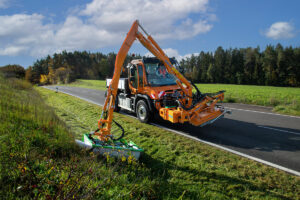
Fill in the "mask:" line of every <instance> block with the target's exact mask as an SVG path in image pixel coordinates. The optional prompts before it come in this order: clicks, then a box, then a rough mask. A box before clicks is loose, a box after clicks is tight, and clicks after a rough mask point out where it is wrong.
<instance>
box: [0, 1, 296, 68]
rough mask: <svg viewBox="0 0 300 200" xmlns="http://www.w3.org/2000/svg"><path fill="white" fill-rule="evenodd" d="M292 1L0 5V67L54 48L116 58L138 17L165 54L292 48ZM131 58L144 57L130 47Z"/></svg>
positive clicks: (25, 63)
mask: <svg viewBox="0 0 300 200" xmlns="http://www.w3.org/2000/svg"><path fill="white" fill-rule="evenodd" d="M299 8H300V1H297V0H289V1H284V0H252V1H251V0H153V1H147V0H43V1H41V0H0V66H2V65H6V64H20V65H22V66H24V67H28V66H29V65H32V64H33V62H34V61H35V60H36V59H39V58H43V57H45V56H46V55H48V54H50V55H52V54H53V53H55V52H60V51H62V50H67V51H75V50H79V51H82V50H87V51H91V52H96V51H98V52H103V53H108V52H112V51H114V52H117V51H118V50H119V48H120V45H121V43H122V41H123V40H124V38H125V36H126V32H127V31H128V30H129V28H130V26H131V24H132V22H133V21H134V20H135V19H139V20H140V22H141V24H142V25H143V26H144V28H145V29H146V30H147V32H149V33H150V34H151V35H153V37H154V38H155V39H156V40H157V41H158V43H159V44H160V45H161V47H162V48H163V49H164V50H165V51H166V53H167V54H168V55H169V56H175V57H176V58H178V59H181V58H184V57H186V56H189V55H191V54H192V53H199V52H200V51H202V50H203V51H214V50H215V49H216V48H217V47H218V46H223V47H224V48H230V47H232V48H235V47H237V48H240V47H248V46H250V47H256V46H257V45H259V46H260V47H261V49H264V48H265V46H266V45H268V44H274V45H275V44H277V43H278V42H280V43H281V44H283V45H284V46H289V45H292V46H294V47H295V46H297V47H299V46H300V22H299V19H300V14H299ZM130 52H132V53H139V54H141V55H145V54H147V52H148V51H147V50H146V49H144V48H143V47H142V46H141V45H140V44H138V42H136V43H135V44H134V45H133V47H132V49H131V50H130Z"/></svg>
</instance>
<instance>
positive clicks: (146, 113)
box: [107, 58, 180, 122]
mask: <svg viewBox="0 0 300 200" xmlns="http://www.w3.org/2000/svg"><path fill="white" fill-rule="evenodd" d="M170 61H171V62H172V64H173V65H175V66H176V63H177V62H176V60H175V59H171V58H170ZM127 72H128V73H127V74H128V78H120V80H119V85H118V94H117V98H116V104H115V111H118V110H119V109H120V108H122V109H125V110H128V111H130V112H135V113H136V115H137V117H138V119H139V120H140V121H142V122H148V121H149V120H150V119H151V118H152V117H153V115H154V114H156V113H157V111H158V110H159V109H160V108H161V107H176V106H177V103H176V101H175V99H174V98H170V97H175V96H176V93H178V92H179V91H180V87H179V86H178V85H177V83H176V77H174V76H173V75H172V74H169V73H168V71H167V69H166V67H165V66H164V64H163V63H162V62H161V61H160V60H158V59H157V58H143V59H138V60H132V61H131V62H130V63H129V64H128V65H127ZM110 81H111V79H107V87H108V86H109V84H110ZM174 94H175V95H174Z"/></svg>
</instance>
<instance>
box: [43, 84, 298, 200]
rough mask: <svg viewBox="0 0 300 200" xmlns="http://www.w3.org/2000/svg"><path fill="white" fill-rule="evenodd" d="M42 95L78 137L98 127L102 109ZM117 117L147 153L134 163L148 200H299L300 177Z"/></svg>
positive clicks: (60, 95)
mask: <svg viewBox="0 0 300 200" xmlns="http://www.w3.org/2000/svg"><path fill="white" fill-rule="evenodd" d="M38 91H39V92H40V93H41V94H42V96H43V98H44V99H45V101H46V102H47V104H48V105H50V106H52V107H53V108H54V109H55V112H56V113H57V115H58V116H59V117H60V118H61V119H62V120H64V122H65V123H66V124H67V126H68V127H69V129H70V131H71V132H72V133H74V134H75V137H76V138H80V137H81V136H82V134H83V133H86V132H89V131H92V130H94V129H96V128H97V120H98V119H99V117H100V112H101V107H99V106H96V105H93V104H90V103H87V102H85V101H83V100H80V99H77V98H75V97H71V96H68V95H66V94H63V93H55V92H53V91H51V90H47V89H45V88H38ZM114 116H115V119H116V121H117V122H118V123H120V124H121V125H122V126H123V127H124V129H125V130H126V136H125V138H126V139H127V140H132V141H134V142H135V143H136V144H138V145H139V146H140V147H142V148H143V149H144V150H145V154H144V155H143V156H142V157H141V159H140V161H139V162H137V164H136V166H137V167H139V168H141V169H143V170H144V171H142V172H141V173H139V174H134V175H135V176H137V177H138V178H139V180H142V181H139V182H136V183H135V184H136V188H143V189H142V191H146V192H144V193H143V195H145V196H144V197H145V199H149V198H151V197H155V198H159V199H178V198H180V197H182V198H183V199H297V198H300V196H299V194H300V187H299V185H300V179H299V177H296V176H293V175H290V174H287V173H285V172H282V171H279V170H276V169H274V168H271V167H268V166H265V165H262V164H260V163H257V162H254V161H251V160H248V159H245V158H242V157H239V156H237V155H233V154H231V153H228V152H225V151H222V150H219V149H216V148H213V147H211V146H208V145H205V144H202V143H199V142H196V141H194V140H191V139H187V138H185V137H183V136H179V135H176V134H174V133H171V132H169V131H166V130H163V129H160V128H158V127H155V126H152V125H148V124H142V123H140V122H139V121H138V120H136V119H134V118H130V117H128V116H125V115H121V114H118V113H114ZM128 167H129V166H124V171H121V172H120V176H121V175H124V174H125V175H126V174H127V173H129V174H131V173H135V172H130V171H128V170H126V169H128ZM128 181H129V182H131V181H135V180H128ZM146 183H148V184H146ZM149 183H151V184H149ZM122 187H124V185H121V184H120V188H122ZM148 195H150V196H148Z"/></svg>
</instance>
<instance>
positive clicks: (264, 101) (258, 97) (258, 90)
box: [68, 79, 300, 115]
mask: <svg viewBox="0 0 300 200" xmlns="http://www.w3.org/2000/svg"><path fill="white" fill-rule="evenodd" d="M196 85H197V87H199V89H200V91H201V92H202V93H208V92H217V91H219V90H226V93H225V100H224V102H231V103H245V104H255V105H261V106H270V107H273V111H274V112H278V113H282V114H290V115H300V88H291V87H272V86H252V85H229V84H196ZM68 86H73V87H85V88H91V89H99V90H105V89H106V88H105V81H103V80H82V79H80V80H77V81H76V82H74V83H71V84H68Z"/></svg>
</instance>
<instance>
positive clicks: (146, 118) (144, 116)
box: [136, 100, 151, 123]
mask: <svg viewBox="0 0 300 200" xmlns="http://www.w3.org/2000/svg"><path fill="white" fill-rule="evenodd" d="M136 116H137V118H138V119H139V120H140V121H141V122H142V123H148V122H150V120H151V112H150V110H149V107H148V105H147V103H146V102H145V101H144V100H139V101H138V102H137V104H136Z"/></svg>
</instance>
